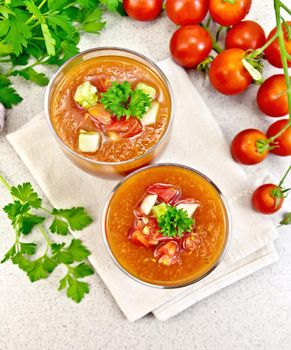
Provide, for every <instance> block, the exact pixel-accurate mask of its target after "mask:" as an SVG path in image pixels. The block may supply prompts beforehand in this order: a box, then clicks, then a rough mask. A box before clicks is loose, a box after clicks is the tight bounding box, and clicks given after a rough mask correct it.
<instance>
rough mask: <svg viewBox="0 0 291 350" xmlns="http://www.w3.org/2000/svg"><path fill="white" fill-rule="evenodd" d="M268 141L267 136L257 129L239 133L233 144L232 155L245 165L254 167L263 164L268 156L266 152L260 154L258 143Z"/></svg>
mask: <svg viewBox="0 0 291 350" xmlns="http://www.w3.org/2000/svg"><path fill="white" fill-rule="evenodd" d="M258 140H267V137H266V135H265V134H263V133H262V132H261V131H259V130H256V129H246V130H243V131H241V132H239V133H238V134H237V135H236V136H235V137H234V139H233V140H232V143H231V154H232V156H233V158H234V159H235V160H236V161H237V162H239V163H242V164H245V165H254V164H258V163H260V162H262V161H263V160H264V159H265V158H266V157H267V155H268V153H269V151H268V150H266V151H264V152H263V153H260V152H259V151H258V150H257V145H256V143H257V141H258Z"/></svg>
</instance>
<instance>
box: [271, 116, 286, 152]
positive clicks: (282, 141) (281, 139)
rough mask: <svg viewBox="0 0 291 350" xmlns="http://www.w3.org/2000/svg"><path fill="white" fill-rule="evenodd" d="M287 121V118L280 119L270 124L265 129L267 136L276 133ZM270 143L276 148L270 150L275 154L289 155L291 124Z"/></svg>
mask: <svg viewBox="0 0 291 350" xmlns="http://www.w3.org/2000/svg"><path fill="white" fill-rule="evenodd" d="M288 123H289V119H281V120H278V121H276V122H275V123H273V124H271V125H270V127H269V129H268V130H267V137H268V138H270V137H272V136H275V135H276V134H278V132H279V131H280V130H282V129H283V128H284V126H285V125H286V124H288ZM272 145H276V146H277V147H276V148H273V149H271V150H270V152H272V153H274V154H276V155H277V156H291V126H289V128H288V129H287V130H285V131H284V132H282V134H281V135H280V136H278V137H276V139H275V141H274V143H273V144H271V146H272Z"/></svg>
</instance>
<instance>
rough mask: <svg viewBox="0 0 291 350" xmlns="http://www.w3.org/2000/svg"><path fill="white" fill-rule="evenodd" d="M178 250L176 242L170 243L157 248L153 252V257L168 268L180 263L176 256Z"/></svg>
mask: <svg viewBox="0 0 291 350" xmlns="http://www.w3.org/2000/svg"><path fill="white" fill-rule="evenodd" d="M178 250H179V247H178V244H177V242H175V241H170V242H167V243H165V244H163V245H161V246H159V247H158V248H157V249H156V250H155V252H154V256H155V258H158V259H159V263H161V264H163V265H166V266H169V265H173V264H176V263H177V262H179V261H180V257H179V256H178V255H177V252H178Z"/></svg>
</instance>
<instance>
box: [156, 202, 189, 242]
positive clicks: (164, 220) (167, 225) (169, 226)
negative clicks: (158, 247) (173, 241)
mask: <svg viewBox="0 0 291 350" xmlns="http://www.w3.org/2000/svg"><path fill="white" fill-rule="evenodd" d="M194 223H195V222H194V220H193V219H192V218H189V216H188V214H187V212H186V210H183V209H177V208H176V207H173V206H171V205H167V211H166V212H165V214H163V215H161V216H159V217H158V226H159V228H160V229H161V233H162V235H163V236H166V237H173V238H175V237H180V238H181V237H182V236H183V233H184V232H191V231H192V229H193V225H194Z"/></svg>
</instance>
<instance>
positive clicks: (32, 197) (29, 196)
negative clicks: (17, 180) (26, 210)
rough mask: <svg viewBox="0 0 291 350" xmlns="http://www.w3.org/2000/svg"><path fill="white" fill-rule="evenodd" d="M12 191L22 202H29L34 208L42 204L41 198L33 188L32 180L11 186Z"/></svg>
mask: <svg viewBox="0 0 291 350" xmlns="http://www.w3.org/2000/svg"><path fill="white" fill-rule="evenodd" d="M10 193H11V195H12V196H13V197H15V198H17V199H19V200H20V201H21V202H22V203H25V202H26V203H28V205H30V206H31V207H32V208H35V209H38V208H40V206H41V202H42V200H41V198H39V196H38V194H37V193H36V192H35V191H34V190H33V188H32V185H31V183H30V182H25V183H23V184H22V185H18V186H17V187H15V186H13V187H11V190H10Z"/></svg>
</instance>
